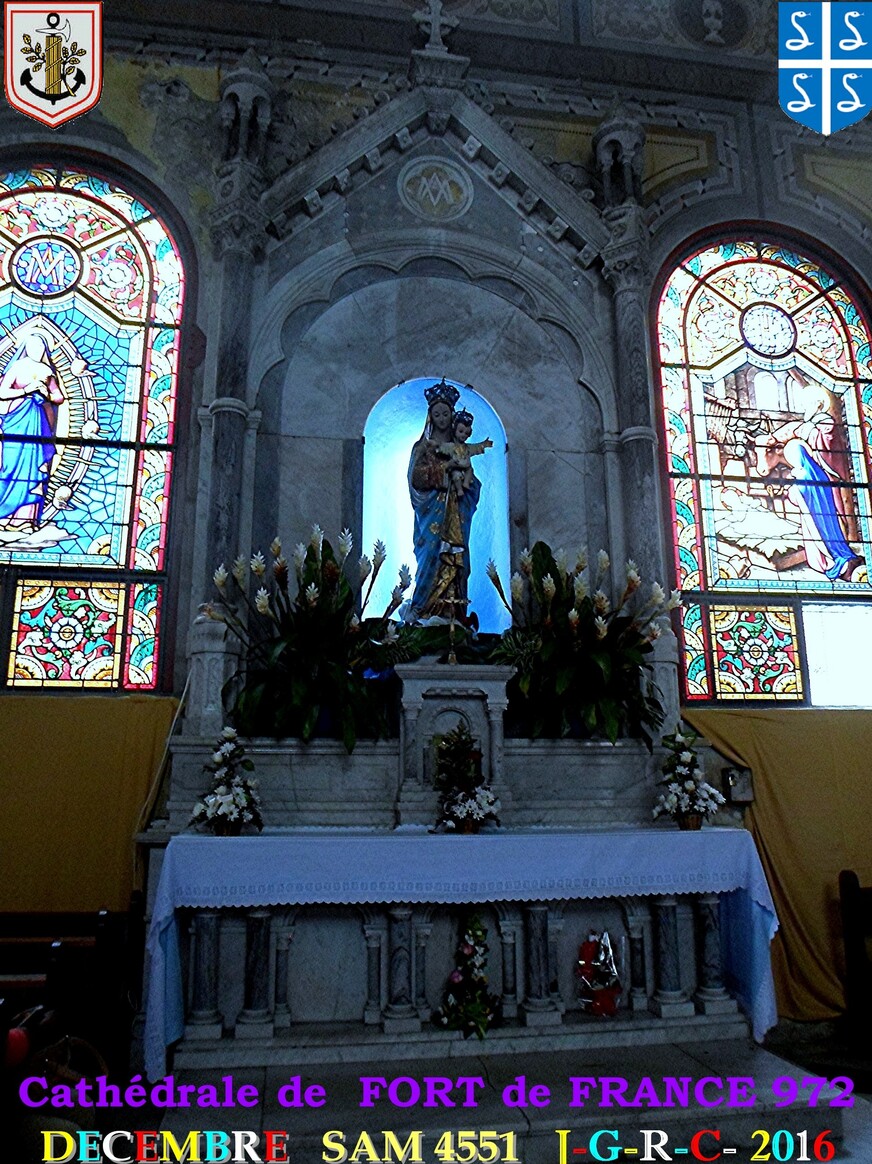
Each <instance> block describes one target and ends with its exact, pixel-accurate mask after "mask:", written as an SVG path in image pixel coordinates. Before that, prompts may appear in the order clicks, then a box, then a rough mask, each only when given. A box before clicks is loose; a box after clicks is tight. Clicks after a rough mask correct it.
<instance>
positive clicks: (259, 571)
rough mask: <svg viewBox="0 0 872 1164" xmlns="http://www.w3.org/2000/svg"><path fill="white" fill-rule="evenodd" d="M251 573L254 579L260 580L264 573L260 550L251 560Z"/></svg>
mask: <svg viewBox="0 0 872 1164" xmlns="http://www.w3.org/2000/svg"><path fill="white" fill-rule="evenodd" d="M251 572H252V574H254V576H255V578H262V577H263V576H264V574H265V573H266V561H265V560H264V556H263V554H262V553H261V552H260V550H258V551H257V553H256V554H255V555H254V557H253V558H252V559H251Z"/></svg>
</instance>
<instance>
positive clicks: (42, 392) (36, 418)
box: [0, 167, 185, 687]
mask: <svg viewBox="0 0 872 1164" xmlns="http://www.w3.org/2000/svg"><path fill="white" fill-rule="evenodd" d="M184 288H185V279H184V271H183V268H182V263H181V259H180V256H179V252H178V248H177V247H176V245H175V243H174V241H173V240H172V238H171V237H170V235H169V233H168V231H167V229H166V227H165V226H164V224H163V223H162V222H161V220H160V219H159V218H158V217H157V216H156V215H155V214H154V212H153V211H152V210H151V209H149V208H148V207H147V206H146V205H145V204H144V203H142V202H141V201H140V200H139V199H137V198H136V197H135V196H133V195H132V194H130V193H129V192H128V191H126V190H124V189H122V188H121V187H118V186H115V185H113V184H112V183H110V182H107V181H105V180H104V179H102V178H99V177H97V176H95V175H91V174H87V173H84V172H82V171H78V170H74V169H66V170H56V169H52V168H49V167H34V168H33V169H31V170H21V171H16V172H13V173H9V174H6V175H0V383H2V387H3V391H2V393H0V566H3V565H5V566H6V567H7V570H8V571H9V572H10V575H11V581H12V582H13V584H14V585H17V586H18V590H17V591H16V593H17V594H18V598H17V599H16V602H18V601H19V600H20V601H21V602H23V601H24V599H23V597H22V594H23V592H22V591H21V585H22V584H23V579H22V577H21V574H24V573H25V572H28V571H33V570H35V569H47V570H51V569H58V570H63V571H64V573H65V575H68V572H69V570H70V569H80V570H82V571H84V572H85V574H83V577H82V585H83V586H85V588H86V589H88V588H89V587H90V588H91V589H93V588H94V586H95V585H96V584H95V583H92V582H88V581H87V577H86V574H87V571H89V570H93V569H99V570H100V571H101V573H102V572H105V571H106V570H107V569H110V570H111V569H115V570H117V571H119V572H124V576H123V577H119V578H118V579H117V582H116V583H113V585H115V586H116V591H117V595H118V596H120V597H119V602H120V603H121V606H120V608H119V609H120V610H121V611H122V616H123V619H124V620H125V621H124V629H123V631H122V632H121V633H120V635H119V636H117V641H115V640H112V641H110V640H111V639H112V636H111V634H110V632H109V630H108V624H107V630H106V636H107V637H106V638H105V641H103V640H97V639H95V643H96V644H97V645H92V646H91V647H90V648H89V650H90V653H91V655H94V652H96V653H97V657H99V658H104V657H105V659H106V660H110V659H111V660H114V662H112V663H111V667H110V664H109V663H108V662H107V663H106V665H105V667H104V666H102V665H96V670H95V671H94V673H93V674H92V673H91V672H88V671H87V668H84V666H83V665H80V664H81V659H79V660H78V663H77V666H76V667H75V668H72V669H70V667H67V668H66V669H65V667H64V666H63V665H61V664H60V663H52V662H51V661H50V660H49V656H48V654H47V653H46V652H47V650H48V648H47V647H45V646H43V647H41V648H40V651H41V653H40V652H35V653H34V652H31V651H30V648H29V647H26V646H24V645H22V643H20V642H19V640H18V638H16V635H17V633H18V631H17V629H16V631H15V633H14V634H13V636H12V641H11V646H10V662H9V667H8V669H7V670H8V679H7V682H8V683H12V684H23V683H28V682H30V683H35V682H39V683H40V684H47V683H51V684H58V685H60V684H64V683H67V684H70V683H71V684H79V683H82V684H85V685H91V684H96V685H122V686H126V685H132V686H135V687H152V686H154V684H155V682H156V676H157V668H156V659H157V645H158V641H159V638H158V626H157V610H158V607H159V601H158V597H159V593H160V589H161V584H162V581H163V577H164V573H165V569H166V546H167V521H168V510H169V498H170V484H171V479H170V477H171V469H172V461H173V457H172V449H173V444H174V440H175V416H176V407H177V396H178V369H179V340H180V326H181V312H182V304H183V297H184ZM19 571H20V572H21V573H20V574H19ZM137 575H139V576H140V580H139V581H137V582H134V578H135V577H136V576H137ZM16 579H17V581H16ZM28 585H30V584H29V583H28ZM44 585H47V586H48V585H50V586H54V585H55V580H53V579H51V577H50V575H49V576H47V580H46V582H45V584H44ZM104 590H105V591H106V592H107V593H108V589H107V587H103V588H102V589H101V587H97V589H96V590H95V594H100V593H102V592H103V591H104ZM146 594H150V595H151V596H152V597H151V599H149V600H148V601H146V598H145V597H144V596H145V595H146ZM64 601H66V600H64ZM134 612H136V617H135V618H134ZM147 612H148V613H147ZM32 617H33V615H32V611H31V610H30V608H29V607H28V606H27V605H26V604H25V605H21V606H16V614H15V618H16V620H17V621H16V628H17V627H19V626H20V625H22V622H21V620H22V619H23V620H24V624H26V625H27V628H28V633H31V634H35V633H36V630H37V628H36V627H35V626H31V625H30V623H29V621H28V620H30V619H31V618H32ZM45 617H46V618H49V615H48V614H46V616H45ZM143 620H145V621H143ZM149 620H151V621H150V622H149ZM105 622H106V620H105V619H104V620H103V622H102V623H100V624H99V625H101V626H102V625H103V623H105ZM146 623H148V625H149V626H150V627H151V629H150V630H146ZM94 625H95V627H96V626H97V625H98V623H95V624H94ZM64 626H65V627H66V632H67V633H72V631H73V629H74V627H73V626H72V624H70V623H66V624H64ZM48 633H49V632H48V630H45V634H47V635H48ZM52 633H53V634H54V639H51V641H52V642H54V641H55V639H57V637H58V634H59V633H60V632H59V631H58V632H54V631H53V632H52ZM113 633H114V632H113ZM134 639H135V640H136V641H135V642H134ZM30 641H31V640H28V642H30ZM32 641H34V642H35V640H32ZM47 641H48V640H47ZM83 650H84V648H83ZM77 658H78V657H77ZM122 659H123V661H124V662H123V667H122V663H121V660H122ZM40 660H43V661H44V662H45V669H44V671H40V670H39V667H38V664H39V662H40ZM92 661H94V660H93V659H92V658H90V657H89V663H90V662H92ZM106 667H110V671H111V674H110V673H109V671H106V669H105V668H106ZM74 670H75V672H76V674H73V671H74ZM31 671H33V674H31ZM98 672H99V675H98ZM28 676H29V677H28ZM95 676H97V677H95Z"/></svg>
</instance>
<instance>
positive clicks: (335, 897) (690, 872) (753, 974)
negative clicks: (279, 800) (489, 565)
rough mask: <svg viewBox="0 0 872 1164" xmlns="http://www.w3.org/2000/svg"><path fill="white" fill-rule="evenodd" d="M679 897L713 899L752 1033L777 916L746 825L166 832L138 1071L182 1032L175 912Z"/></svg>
mask: <svg viewBox="0 0 872 1164" xmlns="http://www.w3.org/2000/svg"><path fill="white" fill-rule="evenodd" d="M682 893H720V894H722V895H724V896H723V897H722V910H721V913H722V931H723V936H724V942H723V947H724V968H725V972H726V975H727V979H728V985H729V986H730V988H731V989H732V990H733V992H734V993H735V995H736V997H737V998H738V1000H739V1002H740V1004H741V1005H742V1006H743V1008H744V1009H745V1010H746V1012H747V1013H748V1014H749V1015H750V1017H751V1020H752V1026H753V1030H754V1035H755V1037H756V1038H758V1039H762V1037H763V1035H764V1034H765V1033H766V1031H767V1030H768V1029H769V1027H771V1026H773V1025H774V1023H775V1022H776V1021H777V1014H776V1009H775V991H774V986H773V981H772V970H771V966H770V960H769V943H770V941H771V940H772V937H773V935H774V933H775V931H776V930H777V928H778V919H777V917H776V915H775V906H774V904H773V901H772V895H771V893H770V892H769V886H768V885H767V883H766V877H765V875H764V873H763V868H762V866H761V864H760V858H759V856H758V855H757V849H756V848H755V846H754V841H753V838H752V837H751V834H750V833H748V832H745V831H744V830H743V829H717V828H707V829H704V830H702V831H700V832H696V833H694V832H678V831H675V830H672V829H670V830H666V829H662V830H661V829H658V828H650V829H636V830H614V831H613V830H605V831H599V832H586V833H581V832H561V833H553V832H545V831H544V830H543V831H537V830H531V831H529V832H503V831H500V832H494V833H483V834H480V835H478V836H451V835H445V834H439V835H429V834H424V835H422V834H420V833H405V832H394V833H354V832H346V833H342V834H340V833H336V832H326V831H325V832H305V833H283V834H273V835H268V836H258V837H207V836H196V835H191V834H186V835H182V836H176V837H173V838H172V839H171V841H170V843H169V845H168V847H167V850H166V855H165V857H164V863H163V869H162V871H161V877H160V881H159V884H158V889H157V894H156V898H155V904H154V910H153V913H152V920H151V928H150V930H149V937H148V951H149V954H150V968H149V989H148V999H147V1004H146V1023H145V1062H146V1070H147V1073H148V1076H149V1078H150V1079H156V1078H160V1076H161V1075H163V1073H164V1071H165V1056H166V1047H167V1046H168V1045H169V1044H170V1043H173V1042H175V1041H176V1040H177V1039H180V1038H181V1037H182V1034H183V1031H184V1010H183V997H182V976H181V963H180V959H179V950H178V936H177V930H176V925H175V924H174V921H175V909H176V908H177V907H178V906H192V907H195V908H196V907H199V908H203V909H216V908H220V907H229V906H236V907H239V906H264V905H292V904H293V905H361V904H364V903H370V904H374V903H389V902H407V903H410V904H416V903H454V904H466V903H468V904H478V903H484V902H492V901H553V900H561V899H563V898H608V897H634V896H639V895H645V894H656V895H661V894H682Z"/></svg>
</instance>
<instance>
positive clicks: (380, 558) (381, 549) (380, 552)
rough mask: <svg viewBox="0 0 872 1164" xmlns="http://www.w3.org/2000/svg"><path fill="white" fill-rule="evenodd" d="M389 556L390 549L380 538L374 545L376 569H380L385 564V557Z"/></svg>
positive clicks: (373, 552)
mask: <svg viewBox="0 0 872 1164" xmlns="http://www.w3.org/2000/svg"><path fill="white" fill-rule="evenodd" d="M387 556H388V551H387V549H386V547H385V544H384V542H383V541H382V540H381V539H380V538H379V540H378V541H377V542H376V543H375V545H374V546H373V547H372V564H373V567H374V569H375V570H376V571H378V570H380V569H381V568H382V566H383V565H384V561H385V558H386V557H387Z"/></svg>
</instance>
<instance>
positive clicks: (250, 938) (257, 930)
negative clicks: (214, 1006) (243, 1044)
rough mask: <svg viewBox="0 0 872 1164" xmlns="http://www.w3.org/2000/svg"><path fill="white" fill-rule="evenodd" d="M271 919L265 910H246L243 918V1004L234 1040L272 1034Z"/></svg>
mask: <svg viewBox="0 0 872 1164" xmlns="http://www.w3.org/2000/svg"><path fill="white" fill-rule="evenodd" d="M271 920H272V916H271V914H270V911H269V910H268V909H252V910H249V912H248V913H247V914H246V917H245V992H244V999H245V1005H244V1006H243V1008H242V1010H241V1011H240V1012H239V1017H238V1018H237V1020H236V1032H235V1033H236V1038H237V1039H263V1038H269V1037H271V1036H272V1034H273V1021H272V1015H271V1014H270V981H269V953H270V950H269V947H270V923H271Z"/></svg>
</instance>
